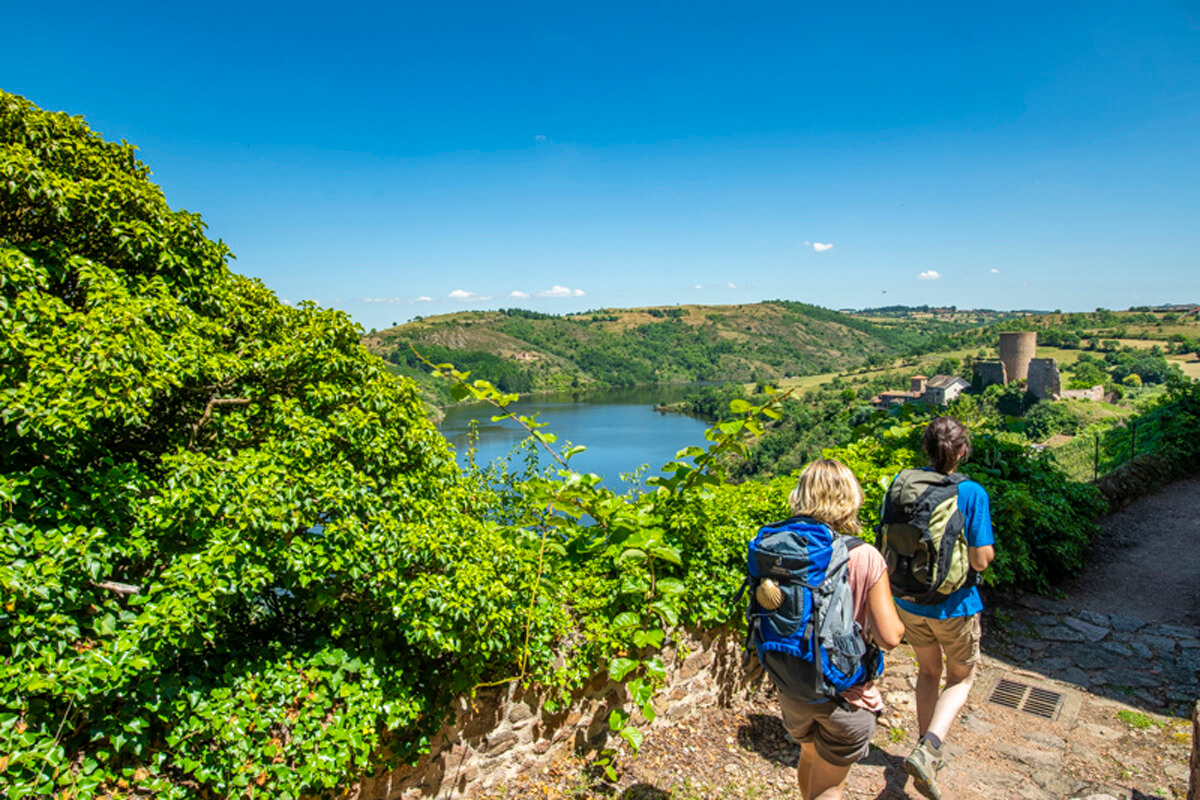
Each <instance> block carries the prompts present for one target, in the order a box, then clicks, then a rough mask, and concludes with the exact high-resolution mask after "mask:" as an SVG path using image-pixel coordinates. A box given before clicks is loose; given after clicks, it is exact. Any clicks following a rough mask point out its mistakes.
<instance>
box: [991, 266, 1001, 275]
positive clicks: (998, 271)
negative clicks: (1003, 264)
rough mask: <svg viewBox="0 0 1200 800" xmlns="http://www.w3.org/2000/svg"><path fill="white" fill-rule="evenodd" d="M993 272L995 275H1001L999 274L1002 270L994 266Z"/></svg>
mask: <svg viewBox="0 0 1200 800" xmlns="http://www.w3.org/2000/svg"><path fill="white" fill-rule="evenodd" d="M991 272H992V274H993V275H999V274H1000V270H998V269H996V268H995V267H992V270H991Z"/></svg>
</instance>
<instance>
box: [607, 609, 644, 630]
mask: <svg viewBox="0 0 1200 800" xmlns="http://www.w3.org/2000/svg"><path fill="white" fill-rule="evenodd" d="M639 622H641V619H640V618H639V617H638V615H637V614H634V613H633V612H632V611H622V612H621V613H620V614H617V616H615V617H613V621H612V627H613V629H614V630H618V631H621V630H625V629H626V628H632V627H634V626H635V625H637V624H638V623H639Z"/></svg>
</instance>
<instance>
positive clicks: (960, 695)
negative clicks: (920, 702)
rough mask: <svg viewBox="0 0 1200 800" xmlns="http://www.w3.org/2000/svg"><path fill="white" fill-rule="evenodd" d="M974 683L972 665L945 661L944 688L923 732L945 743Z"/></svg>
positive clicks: (973, 668)
mask: <svg viewBox="0 0 1200 800" xmlns="http://www.w3.org/2000/svg"><path fill="white" fill-rule="evenodd" d="M918 680H919V679H918ZM974 683H975V665H974V664H963V663H960V662H958V661H947V662H946V688H945V689H943V690H942V693H941V695H940V696H939V697H938V699H937V705H935V706H934V708H933V717H932V719H930V720H929V721H928V722H927V724H926V725H925V730H927V731H929V732H930V733H932V734H934V735H935V736H937V737H938V738H939V739H941V740H943V741H945V739H946V734H948V733H949V732H950V726H951V725H952V724H953V723H954V720H955V719H957V717H958V712H959V711H962V707H963V706H964V705H966V703H967V695H968V694H970V693H971V686H972V685H973V684H974ZM923 732H924V731H922V733H923Z"/></svg>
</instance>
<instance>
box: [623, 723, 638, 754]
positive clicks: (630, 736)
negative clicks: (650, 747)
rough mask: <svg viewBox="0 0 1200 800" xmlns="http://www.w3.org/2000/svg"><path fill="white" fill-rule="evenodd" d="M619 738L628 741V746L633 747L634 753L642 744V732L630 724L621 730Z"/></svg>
mask: <svg viewBox="0 0 1200 800" xmlns="http://www.w3.org/2000/svg"><path fill="white" fill-rule="evenodd" d="M621 738H622V739H624V740H625V741H627V742H629V746H630V747H632V748H633V752H635V753H636V752H637V751H638V750H639V749H640V748H641V746H642V732H641V731H640V730H638V729H637V728H634V727H632V726H629V727H627V728H625V729H623V730H622V731H621Z"/></svg>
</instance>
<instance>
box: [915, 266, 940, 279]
mask: <svg viewBox="0 0 1200 800" xmlns="http://www.w3.org/2000/svg"><path fill="white" fill-rule="evenodd" d="M940 277H942V274H941V273H940V272H938V271H937V270H936V269H927V270H925V271H924V272H922V273H921V274H920V275H918V276H917V278H918V279H919V280H923V281H936V280H937V279H938V278H940Z"/></svg>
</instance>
